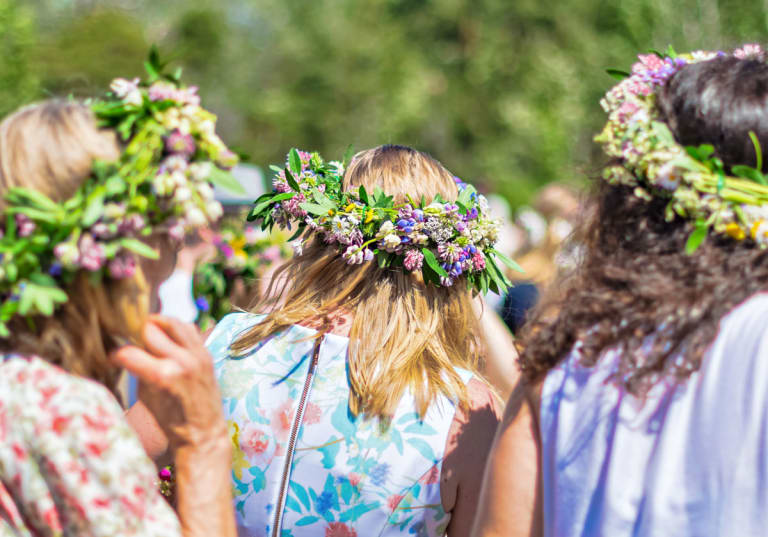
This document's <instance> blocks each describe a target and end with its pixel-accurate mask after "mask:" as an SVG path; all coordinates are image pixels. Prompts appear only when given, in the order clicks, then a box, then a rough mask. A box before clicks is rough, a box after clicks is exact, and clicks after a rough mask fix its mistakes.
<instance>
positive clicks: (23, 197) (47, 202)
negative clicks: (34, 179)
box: [5, 187, 61, 211]
mask: <svg viewBox="0 0 768 537" xmlns="http://www.w3.org/2000/svg"><path fill="white" fill-rule="evenodd" d="M5 199H6V200H7V201H8V202H9V203H10V204H12V205H30V206H32V207H34V208H36V209H41V210H44V211H59V210H60V209H61V207H60V206H59V204H58V203H56V202H55V201H53V200H52V199H51V198H49V197H48V196H46V195H45V194H41V193H40V192H38V191H36V190H30V189H27V188H21V187H14V188H11V189H9V190H8V193H7V194H6V195H5Z"/></svg>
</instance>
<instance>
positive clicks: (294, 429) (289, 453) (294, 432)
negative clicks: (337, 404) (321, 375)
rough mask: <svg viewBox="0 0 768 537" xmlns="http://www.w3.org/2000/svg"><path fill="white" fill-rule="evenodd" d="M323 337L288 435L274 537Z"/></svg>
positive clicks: (273, 536) (278, 530)
mask: <svg viewBox="0 0 768 537" xmlns="http://www.w3.org/2000/svg"><path fill="white" fill-rule="evenodd" d="M322 339H323V337H322V336H320V337H319V338H318V339H317V341H316V342H315V348H314V350H313V351H312V360H311V361H310V363H309V370H308V371H307V378H306V379H305V380H304V389H303V390H302V391H301V398H300V399H299V405H298V407H296V414H295V416H294V418H293V425H292V426H291V435H290V436H289V437H288V449H287V450H286V453H285V466H283V477H282V479H281V480H280V488H279V489H278V491H279V492H278V495H277V504H276V505H275V519H274V521H273V523H272V537H279V535H280V529H281V527H282V525H283V512H284V510H285V496H286V493H287V489H288V477H289V475H290V473H291V464H293V454H294V452H295V451H296V439H297V438H296V437H297V436H298V435H299V427H301V422H302V421H304V407H306V405H307V397H308V396H309V389H310V387H311V386H312V376H313V375H314V374H315V368H317V360H318V357H319V355H320V342H321V341H322Z"/></svg>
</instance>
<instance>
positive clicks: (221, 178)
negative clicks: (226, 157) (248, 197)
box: [208, 166, 245, 194]
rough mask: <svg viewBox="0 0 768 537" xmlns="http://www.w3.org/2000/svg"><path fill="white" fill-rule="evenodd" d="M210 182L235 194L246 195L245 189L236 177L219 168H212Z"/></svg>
mask: <svg viewBox="0 0 768 537" xmlns="http://www.w3.org/2000/svg"><path fill="white" fill-rule="evenodd" d="M208 181H210V182H211V183H213V184H214V185H216V186H218V187H219V188H223V189H225V190H228V191H230V192H232V193H233V194H245V188H243V185H241V184H240V182H239V181H238V180H237V179H235V176H234V175H232V173H231V172H228V171H227V170H222V169H221V168H219V167H217V166H212V167H211V174H210V175H209V176H208Z"/></svg>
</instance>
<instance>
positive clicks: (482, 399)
mask: <svg viewBox="0 0 768 537" xmlns="http://www.w3.org/2000/svg"><path fill="white" fill-rule="evenodd" d="M467 390H468V392H469V401H470V403H469V408H468V409H467V410H462V409H459V410H457V412H456V417H455V418H454V420H453V423H452V424H451V429H450V431H449V433H448V438H447V440H446V449H445V459H444V461H443V466H442V473H441V483H440V495H441V497H442V503H443V509H445V511H446V512H451V522H450V524H449V526H448V535H450V537H468V536H469V534H470V530H471V528H472V520H473V518H474V514H475V511H476V510H477V508H478V500H479V497H480V488H481V485H482V477H483V469H484V467H485V461H486V459H487V458H488V454H489V452H490V449H491V445H492V444H493V438H494V435H495V434H496V429H497V427H498V425H499V421H500V419H501V405H500V404H499V401H498V399H497V397H496V396H495V394H494V393H493V390H492V389H491V388H490V387H489V386H488V385H487V384H485V383H484V382H482V381H480V380H477V379H472V380H470V381H469V383H468V384H467Z"/></svg>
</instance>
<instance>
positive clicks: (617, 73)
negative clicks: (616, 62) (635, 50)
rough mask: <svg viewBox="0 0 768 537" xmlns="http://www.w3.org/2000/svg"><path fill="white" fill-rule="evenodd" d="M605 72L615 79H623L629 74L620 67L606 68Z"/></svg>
mask: <svg viewBox="0 0 768 537" xmlns="http://www.w3.org/2000/svg"><path fill="white" fill-rule="evenodd" d="M605 72H606V73H608V74H609V75H611V76H612V77H613V78H615V79H616V80H624V79H625V78H627V77H629V76H630V73H629V72H627V71H622V70H621V69H606V70H605Z"/></svg>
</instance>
